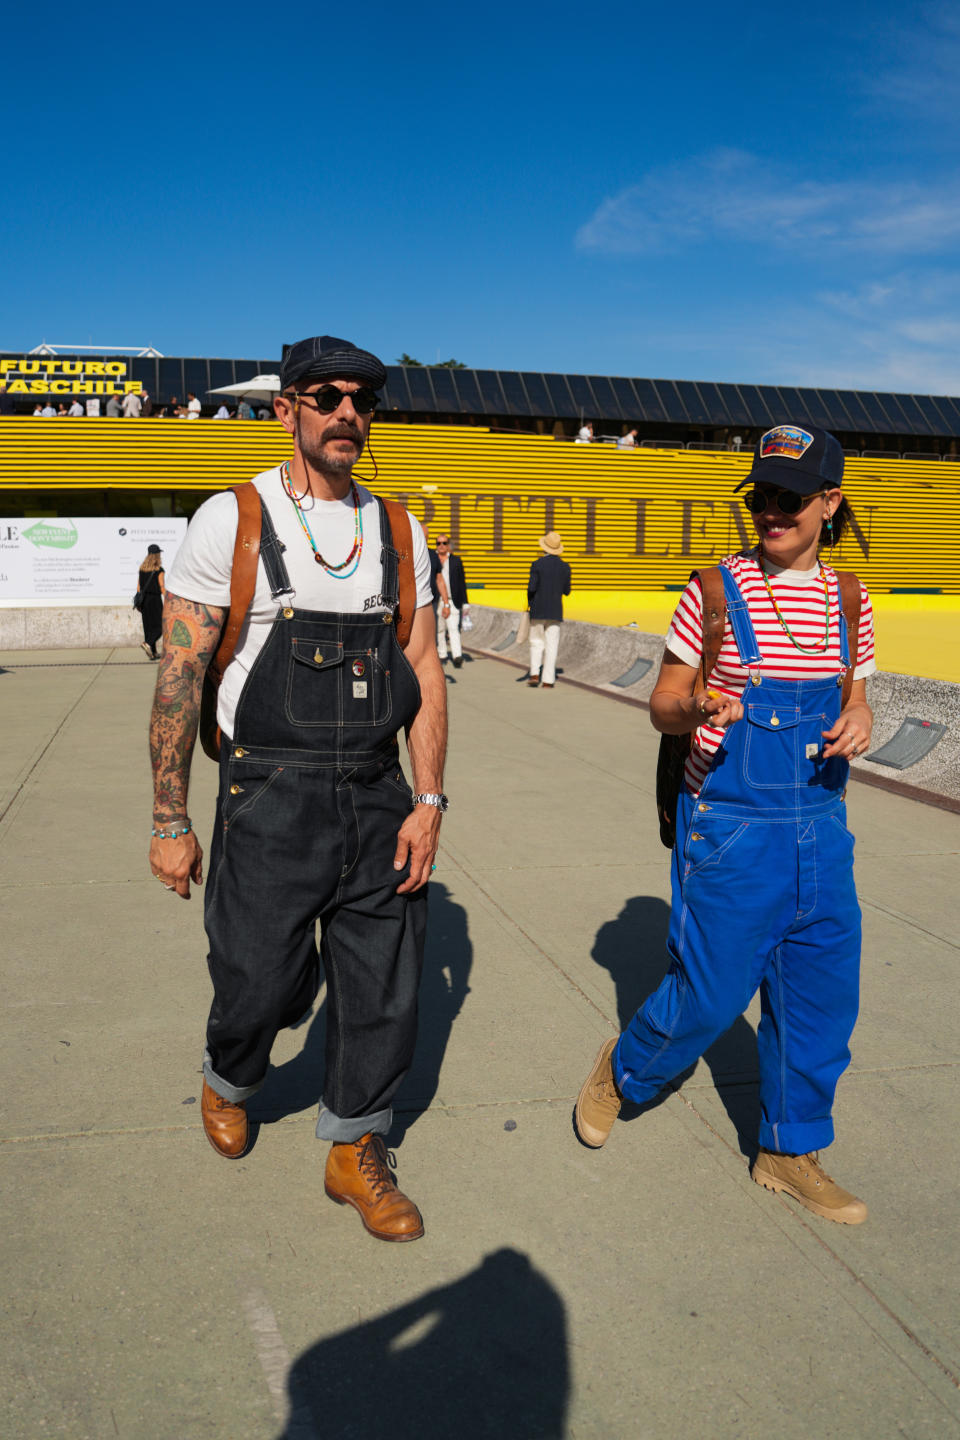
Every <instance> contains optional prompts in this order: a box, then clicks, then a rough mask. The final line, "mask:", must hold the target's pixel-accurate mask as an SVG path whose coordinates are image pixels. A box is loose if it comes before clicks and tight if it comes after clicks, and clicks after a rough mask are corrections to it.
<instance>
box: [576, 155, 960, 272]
mask: <svg viewBox="0 0 960 1440" xmlns="http://www.w3.org/2000/svg"><path fill="white" fill-rule="evenodd" d="M724 239H728V240H734V241H736V242H738V243H740V244H753V245H758V246H761V247H766V248H769V247H770V246H771V245H773V246H776V247H778V248H783V249H788V250H804V251H807V252H810V251H811V250H814V249H815V250H816V251H817V252H818V253H821V254H822V253H824V252H826V251H830V252H834V253H836V252H847V253H851V254H852V253H856V252H860V253H871V254H875V255H884V254H887V255H898V254H902V255H919V254H932V253H935V252H937V251H940V250H944V249H948V248H949V247H950V246H952V245H955V244H956V243H957V241H958V240H960V177H951V178H950V179H949V180H948V181H945V182H944V181H941V182H940V183H938V185H937V187H936V190H934V189H933V188H932V187H927V186H923V185H920V184H918V183H916V182H912V183H904V184H899V185H881V184H878V183H873V182H866V181H852V182H850V183H840V182H838V181H818V180H806V179H803V178H802V177H800V176H797V175H795V174H794V173H792V172H791V171H790V169H789V168H788V167H786V166H779V165H776V164H773V163H772V162H767V161H763V160H761V159H759V158H758V157H756V156H754V155H750V154H748V153H746V152H745V151H741V150H718V151H714V152H712V153H711V154H709V155H704V156H700V157H697V158H695V159H693V160H690V161H687V162H685V163H683V164H681V165H677V166H675V167H673V168H672V169H664V170H651V171H650V172H649V173H648V174H647V175H645V176H644V177H643V179H642V180H640V181H639V182H638V183H637V184H635V185H629V186H627V187H626V188H625V189H623V190H621V191H620V192H619V194H617V195H614V196H611V197H609V198H607V199H606V200H604V201H603V202H602V204H601V205H600V206H599V207H598V208H597V210H596V211H595V212H594V214H593V215H592V216H591V217H590V219H589V220H588V221H587V222H586V223H585V224H584V225H582V226H581V227H580V229H579V231H578V232H577V237H576V243H577V247H578V248H579V249H581V250H593V251H599V252H604V253H607V254H622V255H625V254H643V253H650V252H658V251H661V252H662V251H666V250H668V249H674V248H676V247H677V246H678V245H683V244H697V243H698V242H701V241H711V240H713V241H716V240H724Z"/></svg>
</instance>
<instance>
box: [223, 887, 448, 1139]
mask: <svg viewBox="0 0 960 1440" xmlns="http://www.w3.org/2000/svg"><path fill="white" fill-rule="evenodd" d="M428 914H429V919H428V924H427V942H426V947H425V950H424V957H423V977H422V979H421V982H420V1006H419V1025H418V1039H417V1049H416V1052H415V1054H414V1059H413V1064H412V1066H411V1068H410V1072H409V1074H408V1075H407V1077H406V1079H405V1080H404V1082H403V1084H402V1085H401V1087H400V1091H399V1094H398V1095H397V1097H396V1099H395V1101H394V1123H393V1128H392V1129H391V1131H390V1135H389V1144H390V1145H391V1146H394V1147H395V1146H398V1145H400V1144H401V1143H402V1142H403V1137H404V1135H405V1134H406V1132H407V1130H408V1129H409V1128H410V1126H411V1125H413V1124H415V1123H416V1120H417V1118H418V1116H419V1115H420V1114H422V1112H423V1111H424V1110H426V1109H427V1108H428V1107H429V1105H430V1102H431V1100H432V1099H433V1097H434V1095H435V1094H436V1093H437V1086H438V1084H439V1082H440V1067H441V1065H442V1064H443V1057H444V1054H445V1052H446V1048H447V1041H448V1040H449V1038H450V1031H451V1029H452V1027H453V1022H454V1020H455V1019H456V1017H457V1015H459V1013H460V1010H461V1008H462V1006H463V1002H464V1000H465V999H466V997H467V995H468V994H469V993H470V986H469V984H468V983H467V982H468V979H469V976H470V969H471V966H472V964H473V944H472V942H471V940H470V932H469V927H468V924H467V912H466V910H464V908H463V906H462V905H457V904H456V903H455V902H454V901H453V900H451V899H450V891H449V890H448V889H447V886H446V885H443V884H441V883H440V882H438V881H434V880H432V881H431V882H430V884H429V890H428ZM326 1009H327V1007H326V1003H325V992H324V997H323V998H322V999H321V1001H320V1004H319V1006H318V1007H317V1010H316V1013H312V1012H311V1013H310V1014H308V1015H306V1016H305V1017H304V1019H303V1020H302V1021H301V1022H300V1025H297V1026H293V1027H292V1028H293V1029H295V1030H296V1029H300V1028H301V1027H303V1026H305V1025H308V1024H309V1029H308V1030H307V1033H306V1038H305V1039H304V1043H303V1049H302V1050H301V1051H300V1053H299V1054H298V1055H295V1056H294V1057H293V1058H292V1059H291V1060H287V1061H286V1062H285V1063H284V1064H283V1065H278V1066H277V1067H276V1068H275V1069H271V1071H270V1073H269V1075H268V1076H267V1080H266V1083H265V1085H264V1087H263V1089H262V1090H261V1091H259V1092H258V1093H257V1094H256V1095H254V1096H252V1097H251V1099H250V1100H249V1101H248V1102H247V1114H248V1116H249V1118H250V1123H251V1128H252V1127H254V1126H260V1125H264V1124H270V1123H272V1122H273V1121H276V1120H282V1119H283V1118H284V1117H285V1116H287V1115H294V1114H297V1113H299V1112H300V1111H302V1110H308V1109H309V1108H310V1107H311V1106H313V1105H317V1104H319V1101H320V1096H321V1093H322V1091H323V1073H324V1048H325V1043H326V1028H327V1027H326Z"/></svg>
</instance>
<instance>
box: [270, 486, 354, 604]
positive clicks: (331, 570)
mask: <svg viewBox="0 0 960 1440" xmlns="http://www.w3.org/2000/svg"><path fill="white" fill-rule="evenodd" d="M280 478H281V480H282V482H283V488H284V490H285V491H286V492H287V494H288V495H289V496H290V499H291V500H292V501H293V508H294V510H295V511H296V512H297V519H298V520H299V521H300V527H301V529H302V530H303V533H304V535H306V537H307V539H308V540H309V541H310V549H311V550H312V551H313V558H314V560H315V561H316V562H317V564H318V565H322V566H323V568H324V570H326V572H327V574H328V575H330V576H331V577H332V579H334V580H349V579H350V576H351V575H353V574H354V573H355V572H356V569H357V566H358V565H359V564H360V556H361V555H362V554H363V515H362V513H361V510H360V492H359V491H358V489H357V487H356V485H355V484H354V482H353V481H352V480H351V481H350V494H351V497H352V499H353V546H352V548H351V550H350V554H349V555H348V556H347V558H346V560H344V561H342V562H341V563H340V564H339V565H331V564H330V562H329V561H328V560H324V558H323V556H322V555H321V554H320V551H319V550H318V549H317V545H316V541H315V540H314V538H313V535H312V534H311V533H310V526H309V525H308V523H307V517H306V515H304V513H303V507H302V505H301V504H300V500H299V498H298V496H297V494H296V491H295V490H294V488H293V480H292V478H291V475H290V462H289V460H285V461H284V463H283V466H282V468H281V471H280ZM351 561H353V568H352V569H350V570H348V569H347V566H348V565H349V564H350V562H351Z"/></svg>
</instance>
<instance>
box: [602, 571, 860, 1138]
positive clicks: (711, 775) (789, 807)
mask: <svg viewBox="0 0 960 1440" xmlns="http://www.w3.org/2000/svg"><path fill="white" fill-rule="evenodd" d="M721 572H722V575H723V584H724V590H725V592H726V602H727V614H728V617H729V621H730V624H731V626H732V629H733V634H734V638H735V640H736V643H737V649H738V651H739V653H740V660H741V662H742V664H743V665H744V667H745V668H746V669H748V671H749V673H750V678H749V680H748V682H747V685H746V688H745V690H744V694H743V708H744V715H743V718H742V719H741V720H738V721H737V722H736V723H735V724H734V725H731V726H730V727H729V729H727V730H726V731H725V733H724V737H723V742H722V744H721V747H720V749H719V750H718V751H717V754H716V755H715V756H714V760H713V764H712V766H711V768H710V771H709V772H708V774H707V777H706V779H705V780H704V783H703V788H702V790H701V792H700V794H699V796H697V797H696V798H695V797H694V796H692V795H690V794H689V792H688V791H687V790H685V789H683V790H681V794H680V800H679V803H678V806H677V841H676V845H675V847H674V851H673V861H672V866H673V869H672V892H673V894H672V907H673V908H672V913H671V917H670V931H669V935H668V939H667V949H668V951H669V953H670V957H671V965H670V969H669V971H668V973H667V976H666V978H665V979H664V980H663V982H662V983H661V985H660V986H659V988H658V989H657V990H655V991H654V993H653V994H652V995H651V996H649V998H648V999H647V1000H646V1001H645V1003H644V1004H643V1005H642V1006H641V1008H640V1009H639V1010H638V1011H637V1013H636V1015H634V1017H633V1019H632V1020H631V1021H630V1024H629V1025H628V1026H627V1028H626V1030H625V1031H624V1032H623V1034H622V1036H621V1037H620V1040H619V1042H618V1045H617V1048H616V1050H615V1051H614V1062H613V1071H614V1078H615V1079H616V1082H617V1085H618V1086H619V1088H620V1090H621V1092H622V1094H623V1095H624V1096H626V1097H627V1098H628V1099H630V1100H633V1101H636V1102H641V1103H642V1102H643V1101H646V1100H650V1099H652V1098H653V1096H654V1095H656V1094H657V1092H658V1091H659V1090H660V1089H662V1087H663V1086H664V1085H665V1084H666V1083H667V1082H668V1081H669V1080H672V1079H673V1078H674V1077H675V1076H676V1075H678V1074H680V1072H681V1071H683V1070H685V1069H686V1068H687V1067H688V1066H690V1065H692V1064H693V1063H694V1062H695V1061H696V1060H697V1059H698V1058H699V1057H700V1056H701V1055H702V1054H703V1052H704V1051H705V1050H706V1049H708V1048H709V1046H710V1045H712V1044H713V1042H714V1040H716V1039H717V1038H718V1036H720V1035H722V1034H723V1033H724V1031H725V1030H727V1029H729V1027H730V1026H731V1025H732V1024H733V1022H734V1020H735V1019H736V1018H737V1016H738V1015H740V1014H742V1012H743V1011H744V1010H745V1009H746V1008H747V1005H748V1004H749V1002H750V1000H751V999H752V997H753V995H754V994H755V992H756V990H757V987H758V986H759V987H760V996H761V1009H762V1017H761V1020H760V1026H759V1030H758V1032H757V1048H758V1051H759V1062H760V1133H759V1143H760V1144H761V1145H762V1146H764V1147H765V1148H766V1149H768V1150H778V1151H782V1152H786V1153H789V1154H798V1155H799V1154H806V1153H808V1152H809V1151H812V1150H819V1149H822V1148H823V1147H824V1146H826V1145H829V1144H830V1142H831V1141H832V1139H833V1121H832V1119H831V1108H832V1105H833V1097H834V1091H835V1089H836V1085H837V1080H838V1079H839V1077H840V1075H841V1074H842V1072H843V1070H844V1069H845V1068H846V1066H847V1064H848V1063H849V1060H850V1051H849V1049H848V1042H849V1039H850V1035H851V1034H852V1032H853V1026H854V1023H855V1021H856V1018H857V1006H858V1002H859V974H860V907H859V905H858V904H857V896H856V890H855V888H854V882H853V843H854V842H853V836H852V835H851V834H850V832H849V831H848V830H847V827H846V810H845V806H844V803H843V795H844V788H845V786H846V783H847V776H848V773H849V766H848V764H847V762H846V761H845V760H841V759H840V758H839V757H837V756H833V757H831V758H830V759H829V760H827V761H824V760H823V759H822V755H821V752H822V746H823V745H824V743H825V742H824V740H823V736H822V734H821V732H822V731H824V730H828V729H830V727H831V726H832V725H833V724H834V722H835V721H836V719H837V717H838V715H839V713H840V687H841V685H842V681H843V673H844V671H845V669H846V667H847V666H848V664H849V650H848V645H847V628H846V621H845V619H844V616H843V612H842V610H841V614H840V645H841V655H842V669H841V673H840V674H839V675H838V676H837V677H836V678H835V679H834V678H826V679H819V680H800V681H789V680H772V679H769V678H767V677H766V676H765V675H764V674H763V673H762V664H763V662H762V657H761V656H760V653H759V650H758V648H757V640H756V635H755V633H754V629H753V625H752V624H751V621H750V615H749V612H748V609H747V604H746V601H745V600H744V599H743V597H742V596H741V594H740V591H739V589H738V587H737V584H736V581H735V580H734V578H733V576H732V574H731V573H730V571H729V570H728V569H727V568H726V567H725V566H723V567H721Z"/></svg>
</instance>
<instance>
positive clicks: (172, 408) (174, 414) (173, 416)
mask: <svg viewBox="0 0 960 1440" xmlns="http://www.w3.org/2000/svg"><path fill="white" fill-rule="evenodd" d="M182 414H183V406H182V405H181V404H180V401H179V400H178V399H177V397H176V395H171V396H170V400H169V403H168V404H166V405H164V407H163V411H162V416H163V418H164V419H166V420H179V418H180V416H181V415H182Z"/></svg>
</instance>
